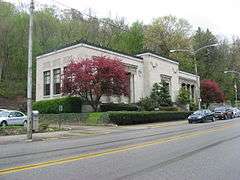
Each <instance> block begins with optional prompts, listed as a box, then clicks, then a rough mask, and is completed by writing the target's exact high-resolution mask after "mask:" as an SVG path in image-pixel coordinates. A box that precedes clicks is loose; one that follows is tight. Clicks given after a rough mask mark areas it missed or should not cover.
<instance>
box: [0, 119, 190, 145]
mask: <svg viewBox="0 0 240 180" xmlns="http://www.w3.org/2000/svg"><path fill="white" fill-rule="evenodd" d="M186 123H187V122H186V121H176V122H162V123H151V124H140V125H131V126H72V125H64V128H66V129H69V130H67V131H56V132H47V133H34V134H33V141H49V140H56V139H68V138H73V137H80V138H84V137H90V136H97V135H103V134H111V133H115V132H124V131H132V130H141V129H151V128H165V127H171V126H176V125H183V124H186ZM19 142H27V139H26V134H23V135H14V136H0V145H7V144H12V143H19Z"/></svg>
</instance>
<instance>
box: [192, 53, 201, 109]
mask: <svg viewBox="0 0 240 180" xmlns="http://www.w3.org/2000/svg"><path fill="white" fill-rule="evenodd" d="M193 56H194V70H195V75H196V82H197V84H196V85H197V87H196V90H197V93H196V94H197V104H198V109H201V96H200V78H199V76H198V68H197V58H196V54H195V53H194V54H193Z"/></svg>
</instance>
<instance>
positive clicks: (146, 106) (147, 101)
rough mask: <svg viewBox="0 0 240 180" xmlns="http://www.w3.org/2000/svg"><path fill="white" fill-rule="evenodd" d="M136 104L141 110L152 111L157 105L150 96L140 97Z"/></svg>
mask: <svg viewBox="0 0 240 180" xmlns="http://www.w3.org/2000/svg"><path fill="white" fill-rule="evenodd" d="M138 105H139V107H140V110H141V111H153V110H154V108H155V107H157V104H156V102H155V101H154V100H153V99H152V98H150V97H145V98H141V99H140V101H139V102H138Z"/></svg>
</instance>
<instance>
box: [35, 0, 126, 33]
mask: <svg viewBox="0 0 240 180" xmlns="http://www.w3.org/2000/svg"><path fill="white" fill-rule="evenodd" d="M53 2H55V3H56V4H58V5H60V6H63V7H65V8H66V9H72V10H74V11H76V12H79V13H80V14H82V15H85V16H87V17H89V18H91V19H95V20H97V21H99V22H101V23H104V24H108V25H110V26H112V27H115V28H117V29H119V30H121V31H124V32H129V30H128V29H126V28H123V27H121V26H118V25H116V24H113V23H110V22H107V21H104V20H103V19H99V18H97V17H95V16H92V15H90V14H87V13H84V12H81V11H80V10H78V9H76V8H73V7H71V6H69V5H66V4H64V3H61V2H59V1H57V0H53ZM39 3H40V2H39Z"/></svg>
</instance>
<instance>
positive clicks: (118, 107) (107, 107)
mask: <svg viewBox="0 0 240 180" xmlns="http://www.w3.org/2000/svg"><path fill="white" fill-rule="evenodd" d="M100 111H101V112H107V111H138V106H137V105H135V104H123V103H120V104H115V103H106V104H101V105H100Z"/></svg>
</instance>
